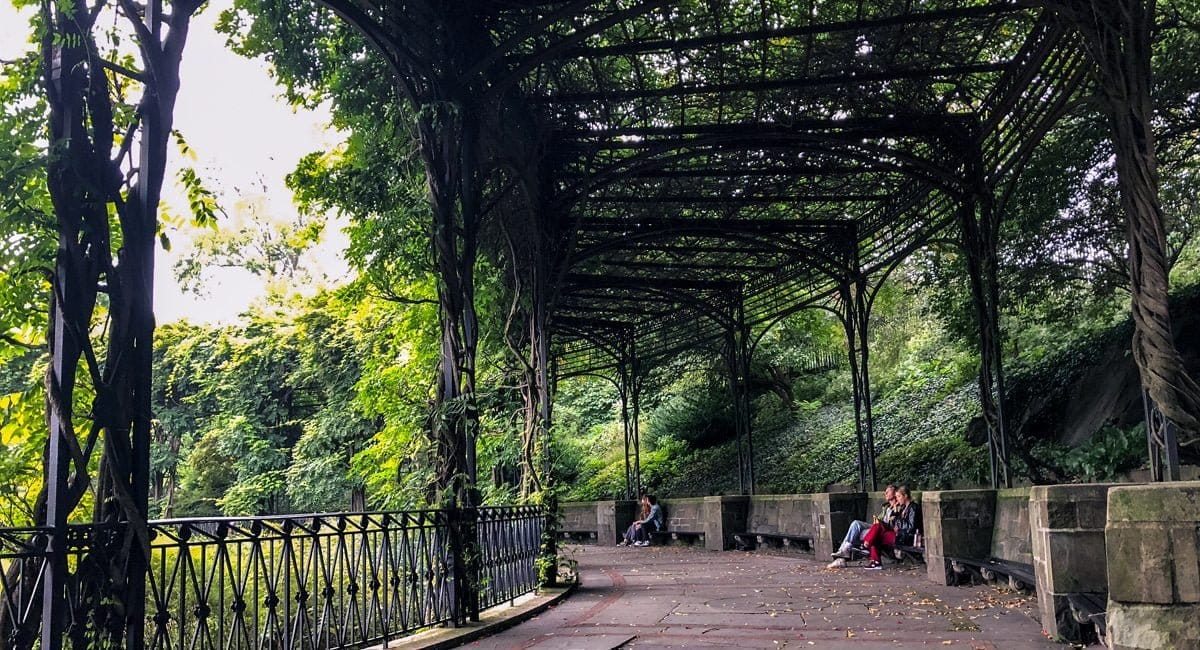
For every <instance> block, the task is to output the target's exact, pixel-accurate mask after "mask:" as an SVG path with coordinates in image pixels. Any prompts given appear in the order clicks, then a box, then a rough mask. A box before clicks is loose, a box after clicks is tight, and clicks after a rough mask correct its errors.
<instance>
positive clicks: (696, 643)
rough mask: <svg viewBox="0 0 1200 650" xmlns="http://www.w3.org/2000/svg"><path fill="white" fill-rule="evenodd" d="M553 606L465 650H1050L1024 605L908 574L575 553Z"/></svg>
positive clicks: (804, 560)
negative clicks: (573, 573) (568, 583)
mask: <svg viewBox="0 0 1200 650" xmlns="http://www.w3.org/2000/svg"><path fill="white" fill-rule="evenodd" d="M566 553H567V555H569V556H570V557H573V558H575V559H576V560H578V562H579V570H580V576H581V580H582V584H581V586H580V588H579V590H578V591H577V592H576V593H575V595H574V596H572V597H571V598H570V599H569V600H567V601H566V602H565V603H563V604H562V605H559V606H558V607H556V608H554V609H551V610H549V611H547V612H546V613H544V614H542V615H541V616H538V617H536V618H534V619H532V620H530V621H528V622H525V623H522V624H520V625H518V626H516V627H514V628H511V629H509V630H507V631H505V632H503V633H501V634H498V635H496V636H493V637H490V638H487V639H483V640H481V641H479V642H477V643H473V644H471V646H470V647H472V648H475V647H482V648H571V649H581V650H582V649H590V648H617V647H621V648H624V647H640V648H649V647H655V648H657V647H689V648H690V647H725V648H730V647H738V648H809V647H817V648H840V647H853V648H874V647H880V648H883V647H887V648H897V647H899V648H908V647H939V648H941V647H946V648H996V647H1003V648H1004V649H1005V650H1020V649H1024V648H1061V647H1062V646H1059V645H1056V644H1054V643H1052V642H1050V641H1048V640H1046V639H1045V638H1043V637H1042V634H1041V629H1040V627H1039V625H1038V622H1037V621H1036V620H1035V618H1034V614H1035V611H1036V608H1037V605H1036V602H1035V601H1034V600H1033V598H1032V597H1030V596H1025V595H1021V594H1019V593H1015V592H1013V593H1008V592H1002V591H999V590H996V589H994V588H991V587H977V588H964V587H943V586H939V585H935V584H931V583H929V582H928V581H926V580H925V579H924V577H925V572H924V570H919V569H916V568H914V567H913V566H912V565H897V564H888V565H886V566H885V569H884V570H882V571H866V570H864V569H861V568H856V567H853V566H852V567H846V568H842V569H833V570H831V569H826V568H825V565H824V564H823V563H821V562H820V561H818V560H814V559H811V558H810V557H807V556H798V555H768V554H762V553H713V552H708V551H703V550H698V549H691V548H682V547H650V548H644V549H640V548H639V549H624V548H605V547H596V546H576V547H569V548H568V549H567V550H566Z"/></svg>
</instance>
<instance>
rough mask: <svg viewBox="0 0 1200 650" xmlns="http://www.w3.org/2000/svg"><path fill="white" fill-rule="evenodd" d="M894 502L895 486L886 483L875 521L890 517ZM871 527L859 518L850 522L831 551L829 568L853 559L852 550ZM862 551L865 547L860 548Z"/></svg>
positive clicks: (839, 565) (844, 564)
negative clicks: (881, 503) (843, 536)
mask: <svg viewBox="0 0 1200 650" xmlns="http://www.w3.org/2000/svg"><path fill="white" fill-rule="evenodd" d="M895 502H896V486H895V485H890V484H889V485H888V486H887V487H886V488H884V489H883V507H882V508H880V510H879V514H878V515H875V521H887V520H889V519H891V516H892V507H893V505H894V504H895ZM870 528H871V524H870V523H868V522H865V521H862V520H861V519H855V520H854V521H852V522H850V530H848V531H846V538H845V539H844V540H842V545H841V546H840V547H839V548H838V550H836V551H834V552H833V557H834V558H835V559H834V560H833V562H830V563H829V567H828V568H830V569H835V568H837V567H842V566H846V560H850V559H853V557H854V550H855V548H856V547H859V546H860V545H861V544H862V541H863V536H865V535H866V534H867V530H869V529H870ZM861 552H863V553H865V552H866V549H865V548H864V549H862V551H861Z"/></svg>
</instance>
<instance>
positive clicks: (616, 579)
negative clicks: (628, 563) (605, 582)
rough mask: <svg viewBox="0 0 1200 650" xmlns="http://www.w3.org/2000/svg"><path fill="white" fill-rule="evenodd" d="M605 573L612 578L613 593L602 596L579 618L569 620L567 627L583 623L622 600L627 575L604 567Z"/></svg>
mask: <svg viewBox="0 0 1200 650" xmlns="http://www.w3.org/2000/svg"><path fill="white" fill-rule="evenodd" d="M604 575H606V576H608V579H609V580H612V593H610V594H608V595H607V596H605V597H604V598H601V599H600V602H598V603H596V604H595V605H592V607H591V609H589V610H588V611H586V612H584V613H583V614H582V615H581V616H579V618H576V619H575V620H573V621H568V622H567V627H574V626H576V625H582V624H583V622H584V621H586V620H588V619H589V618H591V617H593V616H595V615H596V614H599V613H600V612H602V611H604V610H605V609H607V608H608V606H609V605H612V604H613V603H615V602H617V601H618V600H620V598H621V592H622V591H623V590H624V587H625V576H623V575H621V574H620V573H618V572H616V571H612V570H610V569H604Z"/></svg>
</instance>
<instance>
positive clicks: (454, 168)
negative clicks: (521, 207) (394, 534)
mask: <svg viewBox="0 0 1200 650" xmlns="http://www.w3.org/2000/svg"><path fill="white" fill-rule="evenodd" d="M417 128H418V137H419V145H420V151H421V156H422V158H423V159H424V162H425V169H426V178H427V181H428V183H429V194H430V197H431V201H432V207H433V249H434V264H435V267H436V270H437V280H438V307H439V320H440V322H441V328H442V353H441V361H440V363H439V368H438V381H437V403H436V406H435V408H436V409H437V412H436V413H435V414H434V417H433V422H432V432H431V435H432V437H433V440H434V444H436V445H437V449H438V453H437V462H438V467H437V468H436V474H435V480H436V481H437V486H436V487H437V488H438V490H439V491H440V492H442V493H443V494H445V493H447V492H449V493H452V494H454V495H455V496H456V498H457V499H458V501H459V503H466V502H468V499H469V496H468V492H469V490H471V489H473V488H474V486H475V479H476V476H475V470H476V467H475V439H476V435H477V431H478V428H479V413H478V410H477V407H476V396H475V351H476V348H477V347H478V340H479V326H478V317H477V315H476V311H475V261H476V258H477V256H478V251H477V234H478V227H479V224H478V214H477V211H478V204H479V188H478V186H477V184H476V180H477V179H476V167H477V160H476V156H477V152H476V149H475V143H476V141H477V139H478V133H477V132H476V128H477V126H476V124H475V122H474V121H473V119H472V117H471V115H470V114H469V109H468V107H467V106H466V105H465V104H464V103H457V102H431V103H428V104H426V105H424V106H422V107H421V110H420V112H419V114H418V116H417Z"/></svg>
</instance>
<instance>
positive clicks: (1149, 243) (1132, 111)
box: [1051, 0, 1200, 454]
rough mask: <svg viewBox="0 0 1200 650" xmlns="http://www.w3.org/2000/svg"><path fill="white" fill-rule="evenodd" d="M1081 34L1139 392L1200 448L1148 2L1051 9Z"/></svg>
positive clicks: (1197, 393) (1067, 1)
mask: <svg viewBox="0 0 1200 650" xmlns="http://www.w3.org/2000/svg"><path fill="white" fill-rule="evenodd" d="M1051 6H1052V7H1054V8H1055V9H1056V10H1057V11H1058V12H1059V13H1060V15H1062V16H1063V17H1064V18H1065V19H1066V20H1067V21H1068V22H1070V23H1071V24H1072V25H1073V26H1074V27H1075V28H1076V29H1077V30H1078V31H1079V33H1080V34H1081V35H1082V36H1083V40H1084V44H1085V46H1086V47H1087V49H1088V52H1089V53H1090V54H1091V56H1092V58H1093V60H1094V62H1095V66H1096V68H1095V71H1096V76H1097V79H1098V81H1099V86H1100V91H1101V99H1102V103H1103V105H1104V109H1105V112H1106V113H1107V116H1108V120H1109V126H1110V133H1111V138H1112V143H1113V151H1114V153H1115V154H1116V168H1117V183H1118V187H1119V188H1120V192H1121V204H1122V207H1123V208H1124V212H1125V218H1126V226H1127V229H1128V238H1129V242H1128V243H1129V275H1130V289H1131V291H1132V307H1131V308H1132V313H1133V321H1134V335H1133V356H1134V359H1135V361H1136V362H1137V366H1138V371H1139V373H1140V375H1141V380H1142V386H1143V387H1144V388H1145V389H1146V391H1147V392H1148V393H1149V394H1150V398H1151V399H1152V400H1153V401H1154V403H1155V405H1156V406H1158V408H1159V410H1161V411H1162V413H1163V414H1164V415H1165V416H1166V417H1167V418H1168V419H1170V420H1171V421H1172V422H1173V423H1174V424H1175V425H1176V426H1177V427H1178V438H1179V444H1180V446H1181V447H1190V448H1191V449H1192V453H1193V454H1195V453H1196V452H1197V451H1200V450H1198V449H1197V447H1198V446H1200V386H1198V385H1197V383H1196V380H1195V379H1193V378H1192V377H1191V376H1189V375H1188V373H1187V370H1186V368H1185V367H1184V364H1183V358H1182V357H1181V356H1180V354H1179V351H1178V349H1177V348H1176V347H1175V341H1174V338H1173V336H1172V329H1171V315H1170V310H1169V309H1168V301H1169V288H1170V285H1169V273H1170V267H1169V264H1168V262H1167V259H1168V258H1167V237H1166V229H1165V228H1164V226H1163V213H1162V203H1161V202H1160V200H1159V193H1158V191H1159V190H1158V186H1159V179H1158V162H1157V158H1156V152H1155V138H1154V130H1153V119H1154V108H1153V102H1152V97H1151V89H1152V77H1151V66H1150V57H1151V53H1152V52H1151V50H1152V43H1151V32H1152V29H1153V27H1154V16H1155V3H1154V1H1153V0H1092V1H1091V2H1085V1H1084V0H1063V1H1062V2H1053V3H1052V4H1051Z"/></svg>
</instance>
